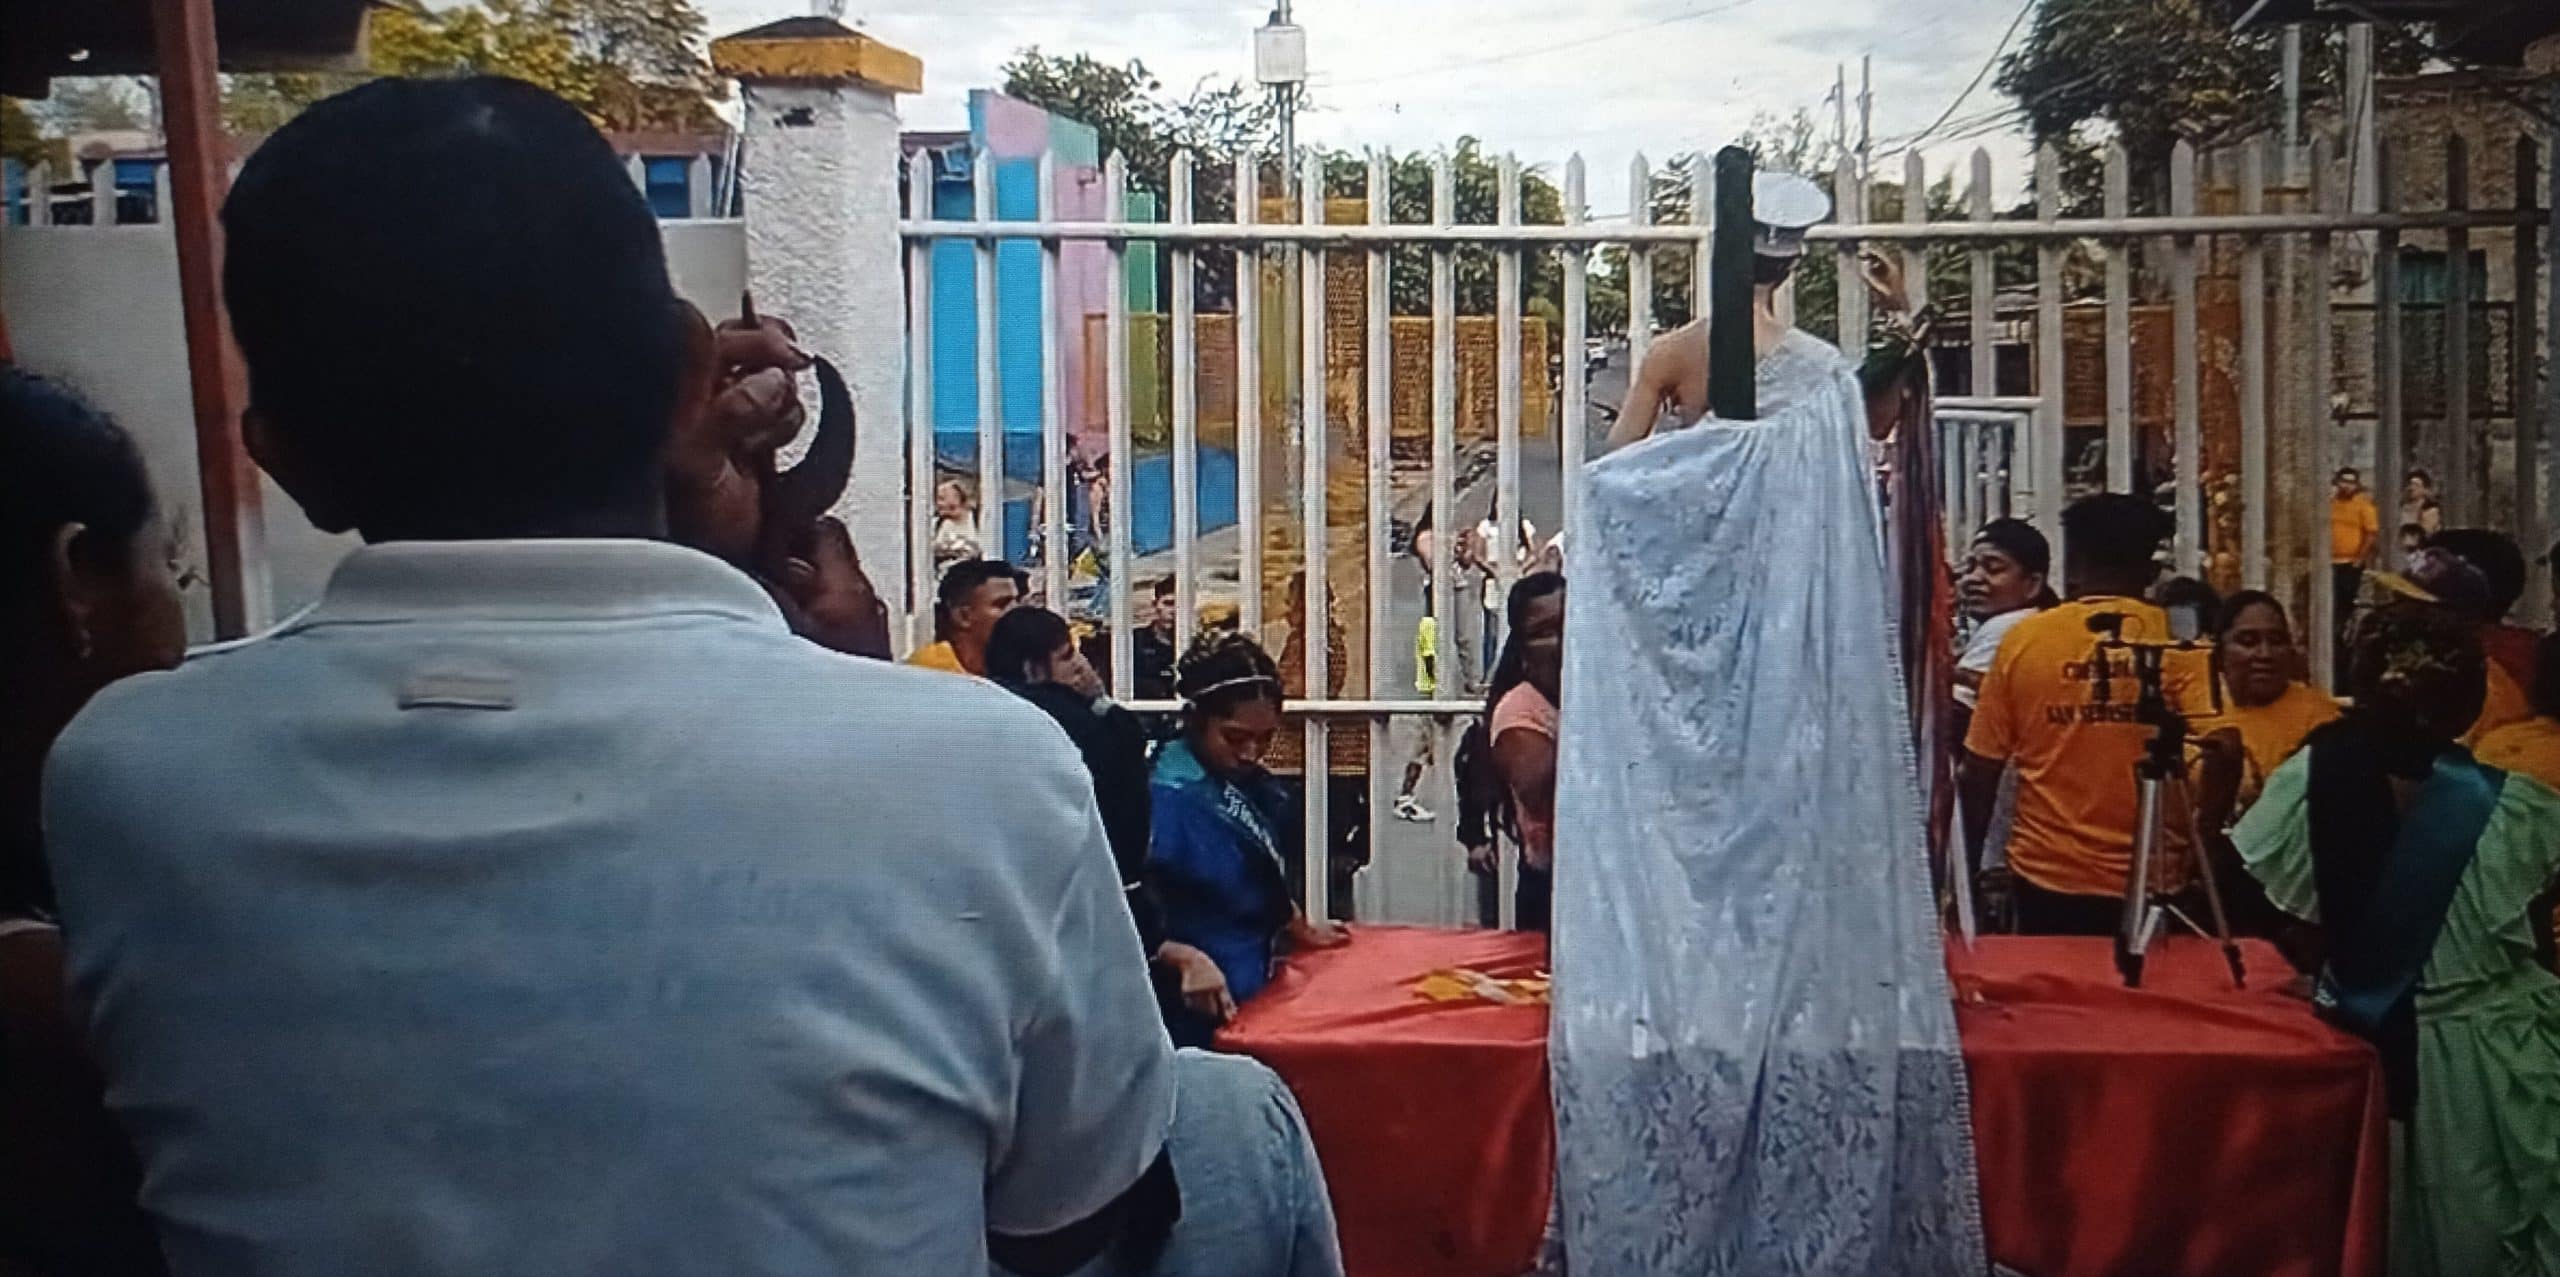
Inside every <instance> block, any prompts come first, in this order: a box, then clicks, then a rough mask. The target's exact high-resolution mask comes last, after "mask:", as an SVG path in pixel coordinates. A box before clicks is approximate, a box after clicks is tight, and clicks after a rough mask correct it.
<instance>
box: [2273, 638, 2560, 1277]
mask: <svg viewBox="0 0 2560 1277" xmlns="http://www.w3.org/2000/svg"><path fill="white" fill-rule="evenodd" d="M2486 663H2487V662H2486V658H2485V657H2484V656H2483V654H2482V651H2481V648H2480V641H2479V635H2478V631H2477V628H2476V626H2474V625H2473V624H2472V623H2471V622H2470V621H2469V619H2468V618H2466V617H2462V616H2459V615H2456V614H2453V613H2452V612H2450V611H2448V610H2447V609H2445V608H2443V607H2441V606H2437V605H2434V604H2430V603H2425V602H2420V601H2417V600H2415V599H2400V600H2396V601H2393V602H2388V603H2385V604H2383V605H2382V606H2380V607H2378V608H2376V609H2375V610H2373V611H2372V612H2370V613H2368V614H2367V615H2365V616H2364V617H2363V618H2361V619H2360V620H2359V622H2358V625H2357V632H2356V636H2355V644H2354V649H2353V652H2352V655H2351V659H2350V662H2349V670H2350V672H2351V674H2352V682H2351V683H2350V688H2351V690H2352V692H2353V694H2354V700H2353V704H2352V707H2351V708H2350V709H2348V711H2347V713H2346V716H2345V717H2343V718H2341V719H2339V720H2338V721H2337V722H2335V723H2332V724H2330V725H2328V726H2326V727H2323V728H2321V729H2319V730H2318V731H2315V732H2313V733H2312V735H2311V740H2310V743H2309V744H2308V746H2306V747H2305V748H2304V749H2303V750H2301V751H2300V752H2298V753H2296V754H2295V755H2294V756H2293V757H2292V758H2290V759H2288V760H2286V762H2285V763H2284V764H2283V765H2282V766H2280V767H2278V768H2277V769H2276V770H2275V773H2274V774H2273V775H2271V776H2269V777H2268V778H2267V787H2266V792H2265V793H2264V794H2263V795H2262V796H2261V797H2260V798H2259V800H2258V804H2257V806H2255V807H2252V808H2250V809H2249V813H2248V814H2247V815H2246V816H2243V817H2241V819H2240V823H2239V825H2238V826H2237V827H2236V828H2235V829H2234V830H2233V832H2232V835H2231V850H2232V851H2233V852H2236V855H2237V857H2238V859H2239V860H2240V861H2241V863H2243V864H2245V865H2246V866H2247V869H2248V872H2249V873H2250V874H2251V875H2253V876H2254V877H2255V878H2256V880H2257V882H2258V883H2259V884H2260V885H2261V886H2263V887H2264V889H2265V891H2266V895H2267V898H2268V899H2269V900H2270V901H2271V902H2273V903H2274V904H2275V905H2276V906H2277V907H2278V908H2280V909H2282V910H2284V911H2285V912H2286V913H2288V914H2291V915H2293V916H2294V917H2296V918H2300V919H2302V920H2304V921H2306V922H2311V923H2315V924H2317V927H2316V932H2315V933H2314V935H2315V939H2316V943H2315V944H2314V946H2313V947H2312V949H2311V951H2309V952H2305V953H2302V954H2300V955H2298V956H2299V957H2300V959H2301V962H2302V965H2303V966H2304V968H2305V969H2306V970H2308V971H2310V972H2312V973H2313V975H2314V980H2313V1003H2314V1005H2315V1006H2316V1007H2317V1008H2318V1009H2319V1011H2320V1013H2321V1015H2322V1016H2323V1017H2324V1018H2326V1019H2328V1020H2329V1021H2331V1022H2332V1023H2334V1024H2337V1025H2339V1026H2341V1027H2343V1028H2346V1029H2348V1030H2349V1031H2351V1032H2354V1033H2356V1034H2358V1035H2360V1036H2363V1037H2365V1038H2366V1039H2368V1040H2370V1041H2372V1042H2373V1043H2374V1044H2375V1045H2376V1046H2378V1047H2379V1048H2380V1050H2381V1055H2382V1063H2383V1078H2384V1087H2385V1093H2386V1100H2387V1102H2388V1104H2389V1108H2390V1112H2391V1116H2392V1118H2393V1119H2394V1122H2395V1125H2394V1129H2393V1135H2394V1138H2393V1140H2392V1153H2393V1165H2392V1167H2391V1190H2392V1192H2391V1196H2392V1206H2391V1228H2390V1232H2389V1236H2390V1242H2389V1245H2390V1251H2391V1253H2390V1271H2391V1273H2392V1274H2393V1277H2473V1275H2474V1274H2485V1273H2511V1274H2524V1273H2550V1272H2560V978H2555V977H2554V976H2553V975H2552V974H2551V973H2550V972H2549V971H2546V970H2544V969H2543V968H2542V967H2540V966H2539V965H2537V964H2536V962H2535V961H2534V953H2535V947H2536V937H2537V934H2538V933H2540V932H2541V931H2542V930H2543V929H2544V925H2543V924H2544V915H2541V914H2539V913H2538V912H2537V910H2536V904H2535V902H2536V901H2537V899H2541V898H2544V897H2545V893H2546V892H2547V891H2548V890H2549V889H2550V887H2551V886H2552V884H2553V881H2554V879H2555V878H2560V795H2555V794H2554V793H2553V792H2552V791H2551V790H2550V789H2548V788H2546V787H2544V786H2543V785H2542V784H2541V783H2540V782H2538V781H2535V780H2533V779H2531V778H2529V777H2527V776H2525V775H2522V774H2520V773H2515V772H2507V771H2501V770H2499V769H2497V768H2494V767H2490V766H2487V765H2485V764H2483V763H2481V762H2480V761H2478V760H2477V759H2475V758H2473V757H2472V756H2471V755H2470V754H2469V753H2468V752H2466V751H2465V750H2464V749H2463V748H2462V747H2461V746H2460V745H2459V744H2457V743H2456V738H2457V737H2458V736H2459V735H2460V734H2461V732H2462V731H2463V729H2464V725H2465V724H2468V723H2469V722H2471V721H2472V720H2473V719H2474V718H2476V717H2477V716H2478V714H2479V710H2480V703H2481V700H2482V698H2483V697H2484V695H2485V694H2486V688H2485V683H2486V675H2485V670H2484V666H2485V665H2486Z"/></svg>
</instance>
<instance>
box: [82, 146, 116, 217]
mask: <svg viewBox="0 0 2560 1277" xmlns="http://www.w3.org/2000/svg"><path fill="white" fill-rule="evenodd" d="M89 224H90V225H91V226H113V225H115V224H116V162H115V158H114V157H113V156H110V157H108V158H106V159H103V160H100V161H98V166H97V167H96V168H93V169H91V170H89Z"/></svg>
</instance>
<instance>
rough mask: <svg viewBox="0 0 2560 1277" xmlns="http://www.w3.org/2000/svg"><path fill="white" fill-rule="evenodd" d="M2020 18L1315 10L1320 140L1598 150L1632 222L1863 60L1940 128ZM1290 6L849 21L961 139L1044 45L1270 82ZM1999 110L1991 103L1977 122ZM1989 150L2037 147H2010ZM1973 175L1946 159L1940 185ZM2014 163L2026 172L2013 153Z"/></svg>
mask: <svg viewBox="0 0 2560 1277" xmlns="http://www.w3.org/2000/svg"><path fill="white" fill-rule="evenodd" d="M699 2H700V3H701V4H702V7H703V9H704V11H705V13H706V15H707V16H708V17H709V18H710V19H711V24H712V28H713V30H714V31H715V32H724V31H732V30H737V29H740V28H743V27H746V26H749V25H752V24H754V23H757V22H763V21H769V20H771V19H773V18H776V17H782V16H788V15H790V14H794V13H801V12H805V11H806V6H805V5H804V4H803V3H801V0H699ZM2016 4H2017V0H1584V3H1582V4H1580V5H1577V6H1570V7H1568V6H1559V5H1557V4H1555V3H1553V0H1296V3H1295V14H1294V16H1295V18H1296V20H1297V21H1298V23H1299V24H1300V25H1302V26H1304V27H1306V29H1307V33H1308V56H1309V62H1310V64H1311V69H1312V71H1313V82H1312V83H1311V85H1310V90H1309V92H1310V95H1311V99H1312V106H1311V109H1310V110H1309V111H1307V112H1306V113H1304V114H1303V115H1302V116H1301V117H1300V122H1299V134H1300V136H1301V137H1302V138H1303V139H1305V140H1307V141H1309V142H1311V143H1317V144H1322V145H1327V146H1345V147H1353V148H1359V147H1372V146H1375V147H1386V148H1390V149H1393V150H1397V151H1413V150H1427V149H1430V148H1432V147H1435V146H1439V145H1443V144H1446V143H1447V142H1449V141H1451V140H1453V139H1455V138H1457V137H1458V136H1460V135H1461V134H1473V135H1475V136H1476V137H1479V138H1481V139H1483V140H1484V142H1485V144H1486V145H1487V146H1489V147H1492V148H1495V149H1497V150H1510V151H1514V152H1517V153H1518V154H1519V155H1520V157H1521V160H1522V162H1523V163H1524V164H1531V163H1539V164H1545V165H1547V166H1549V167H1551V168H1557V167H1561V165H1562V163H1563V161H1564V158H1565V157H1566V156H1567V155H1568V154H1571V153H1574V152H1577V151H1578V152H1580V153H1581V154H1582V155H1583V156H1584V157H1585V161H1586V164H1587V165H1588V167H1589V172H1590V199H1591V204H1592V207H1593V209H1594V210H1595V211H1596V212H1599V213H1604V214H1605V213H1611V212H1617V211H1622V210H1624V209H1625V207H1626V190H1627V167H1628V161H1629V160H1630V159H1631V158H1632V157H1633V156H1634V155H1635V154H1636V153H1637V152H1638V151H1642V152H1644V153H1646V154H1647V155H1648V156H1649V157H1651V158H1652V160H1653V161H1654V162H1655V163H1656V164H1657V165H1658V164H1660V163H1662V162H1664V161H1665V160H1667V159H1668V158H1669V157H1671V156H1672V155H1674V154H1677V153H1679V152H1682V151H1689V150H1701V149H1706V148H1709V147H1712V146H1715V145H1718V144H1721V143H1722V142H1724V141H1727V140H1729V139H1731V138H1732V137H1733V136H1734V135H1735V134H1737V133H1739V132H1740V131H1741V130H1742V129H1743V128H1744V127H1745V126H1747V125H1748V124H1749V122H1750V120H1751V118H1752V116H1753V115H1754V114H1755V113H1759V112H1764V111H1765V112H1768V113H1771V114H1777V115H1785V114H1789V113H1792V112H1793V111H1795V110H1796V109H1798V108H1803V109H1806V110H1821V109H1822V108H1823V100H1824V97H1825V95H1827V94H1828V93H1829V92H1830V90H1831V86H1832V82H1833V76H1834V74H1835V70H1836V68H1838V67H1839V66H1842V65H1845V66H1846V67H1847V69H1848V73H1849V76H1850V79H1851V81H1852V91H1853V92H1854V91H1855V83H1854V82H1855V80H1856V77H1857V73H1858V59H1859V57H1860V55H1861V54H1868V53H1872V54H1873V55H1874V57H1875V94H1876V104H1875V119H1874V129H1875V133H1876V135H1877V136H1879V137H1891V136H1894V135H1897V134H1908V133H1911V132H1914V131H1916V130H1918V129H1920V128H1921V127H1923V126H1925V125H1927V124H1928V123H1929V122H1930V121H1931V120H1933V119H1935V118H1936V117H1937V116H1938V114H1939V113H1940V112H1941V111H1943V110H1944V109H1945V107H1946V105H1947V103H1948V102H1950V101H1952V100H1953V99H1954V97H1955V96H1956V94H1957V93H1958V92H1959V91H1961V90H1962V89H1963V88H1964V86H1965V84H1966V82H1967V81H1969V80H1971V79H1972V78H1973V76H1974V73H1975V72H1976V71H1977V70H1978V69H1980V67H1981V65H1982V63H1983V60H1984V59H1985V58H1987V57H1989V56H1990V54H1991V51H1992V47H1993V46H1994V44H1996V42H1997V41H1998V40H1999V37H2000V33H2001V31H2002V29H2004V28H2005V27H2006V26H2007V24H2008V21H2009V19H2010V18H2011V17H2012V16H2014V14H2015V13H2016V12H2017V9H2016ZM1269 8H1270V5H1269V3H1268V0H881V2H878V3H866V2H865V0H851V3H849V4H848V5H847V6H846V12H845V20H846V21H847V22H848V23H859V24H860V25H862V27H863V28H864V29H865V30H868V31H870V32H872V33H873V34H875V35H877V36H879V37H880V38H881V39H883V40H885V41H887V42H889V43H891V44H894V45H897V46H898V47H900V48H903V49H906V50H908V51H909V52H912V53H914V54H916V55H917V56H918V57H920V58H922V59H923V61H924V65H925V81H926V89H925V92H924V94H922V95H921V96H920V97H919V98H917V99H914V100H912V101H909V102H905V103H902V104H901V110H902V113H903V114H904V115H905V116H906V118H907V119H908V121H909V123H910V124H911V126H913V127H918V128H952V127H958V126H960V125H961V124H963V123H964V122H965V120H966V118H967V115H966V102H967V94H968V91H969V90H970V89H972V88H985V87H991V86H992V85H993V84H994V82H995V80H996V78H997V68H998V67H1000V66H1001V65H1002V64H1003V62H1004V61H1005V59H1007V58H1008V57H1010V56H1012V54H1013V53H1014V52H1015V51H1016V50H1018V49H1021V48H1024V47H1026V46H1030V45H1038V46H1039V47H1040V48H1042V49H1044V50H1047V51H1049V52H1052V53H1072V52H1081V53H1090V54H1092V55H1094V56H1095V57H1099V58H1104V59H1108V60H1111V61H1122V60H1126V59H1129V58H1138V59H1142V60H1143V61H1145V63H1146V64H1147V67H1148V69H1149V70H1151V71H1153V72H1154V73H1155V74H1156V75H1157V77H1158V78H1159V79H1161V80H1162V81H1163V82H1164V83H1165V84H1166V85H1167V86H1168V87H1170V88H1173V89H1174V90H1176V91H1180V90H1183V89H1187V88H1189V87H1190V86H1191V85H1192V84H1193V83H1194V82H1196V81H1198V80H1200V79H1202V78H1204V77H1210V78H1214V79H1219V80H1224V79H1243V80H1246V81H1248V82H1250V80H1251V77H1252V71H1253V65H1252V43H1251V42H1252V32H1253V28H1254V27H1256V26H1259V25H1260V24H1261V23H1262V21H1263V19H1264V17H1265V15H1266V14H1267V13H1268V11H1269ZM1993 105H1997V97H1996V95H1995V94H1994V93H1993V91H1992V90H1991V89H1989V88H1988V87H1985V88H1983V89H1980V90H1978V91H1977V92H1976V94H1975V96H1974V98H1973V99H1972V100H1971V101H1970V102H1968V104H1967V108H1968V113H1970V111H1972V110H1976V109H1980V108H1983V107H1988V106H1993ZM1825 118H1826V119H1828V118H1831V117H1829V116H1828V115H1827V113H1826V116H1825ZM1850 127H1851V129H1852V130H1853V131H1854V130H1855V128H1856V120H1855V115H1854V112H1853V114H1852V118H1851V125H1850ZM1986 140H1987V141H1989V142H1991V143H1992V144H1994V145H1995V146H1998V147H2001V148H2003V149H2005V150H2008V151H2011V152H2015V151H2016V150H2017V149H2018V148H2017V146H2016V144H2015V142H2014V140H2011V139H2004V138H1999V137H1994V138H1991V139H1986ZM1970 145H1971V144H1970V143H1968V144H1967V148H1969V146H1970ZM1960 158H1961V157H1960V152H1959V153H1950V155H1949V156H1947V157H1944V158H1942V157H1941V156H1940V155H1937V154H1932V156H1931V161H1932V168H1933V171H1934V170H1936V169H1938V168H1940V167H1942V166H1943V165H1944V164H1946V163H1953V162H1958V161H1959V160H1960ZM1895 167H1896V171H1898V162H1897V164H1896V166H1895ZM2002 167H2003V168H2004V169H2012V170H2013V169H2016V168H2018V167H2019V164H2018V162H2017V161H2016V160H2015V159H2014V158H2004V159H2003V162H2002Z"/></svg>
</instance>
